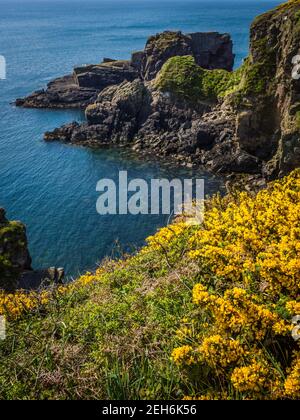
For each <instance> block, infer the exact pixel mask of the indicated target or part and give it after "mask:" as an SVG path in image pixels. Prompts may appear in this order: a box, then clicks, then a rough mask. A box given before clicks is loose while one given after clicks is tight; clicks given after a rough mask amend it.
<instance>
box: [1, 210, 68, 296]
mask: <svg viewBox="0 0 300 420" xmlns="http://www.w3.org/2000/svg"><path fill="white" fill-rule="evenodd" d="M63 277H64V271H63V269H62V268H59V269H56V268H54V267H53V268H47V269H44V270H38V271H34V270H32V268H31V257H30V254H29V250H28V242H27V235H26V228H25V226H24V225H23V224H22V223H21V222H15V221H9V220H7V218H6V216H5V210H4V209H3V208H0V291H1V289H2V290H5V291H15V290H16V289H26V290H30V289H38V288H40V287H42V286H43V287H46V286H49V285H50V284H53V283H61V282H62V279H63Z"/></svg>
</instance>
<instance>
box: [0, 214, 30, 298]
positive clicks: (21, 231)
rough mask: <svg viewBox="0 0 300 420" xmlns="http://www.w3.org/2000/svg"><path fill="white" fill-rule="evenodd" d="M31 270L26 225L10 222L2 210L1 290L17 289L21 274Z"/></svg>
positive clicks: (0, 216)
mask: <svg viewBox="0 0 300 420" xmlns="http://www.w3.org/2000/svg"><path fill="white" fill-rule="evenodd" d="M30 269H31V258H30V255H29V252H28V248H27V237H26V230H25V227H24V225H22V223H19V222H9V221H8V220H7V219H6V217H5V211H4V209H2V208H0V288H1V289H5V290H13V289H15V288H16V286H17V283H18V280H19V278H20V275H21V273H22V272H23V271H24V270H30Z"/></svg>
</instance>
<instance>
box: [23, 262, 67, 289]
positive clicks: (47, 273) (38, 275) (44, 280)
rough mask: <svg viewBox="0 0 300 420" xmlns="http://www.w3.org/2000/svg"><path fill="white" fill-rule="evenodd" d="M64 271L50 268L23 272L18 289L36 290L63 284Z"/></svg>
mask: <svg viewBox="0 0 300 420" xmlns="http://www.w3.org/2000/svg"><path fill="white" fill-rule="evenodd" d="M63 279H64V269H63V268H56V267H51V268H48V269H45V270H38V271H24V272H23V273H22V275H21V277H20V279H19V281H18V289H23V290H37V289H44V288H48V287H50V286H55V285H59V284H63Z"/></svg>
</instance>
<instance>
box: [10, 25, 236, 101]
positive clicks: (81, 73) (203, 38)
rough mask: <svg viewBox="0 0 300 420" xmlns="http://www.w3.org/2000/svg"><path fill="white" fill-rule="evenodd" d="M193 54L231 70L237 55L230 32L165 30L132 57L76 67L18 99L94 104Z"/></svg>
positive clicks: (208, 64) (203, 61)
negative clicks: (112, 91) (112, 89)
mask: <svg viewBox="0 0 300 420" xmlns="http://www.w3.org/2000/svg"><path fill="white" fill-rule="evenodd" d="M187 54H194V56H195V59H196V61H197V63H199V64H200V65H202V66H203V67H205V68H225V69H227V70H231V69H232V66H233V61H234V56H233V54H232V41H231V39H230V36H229V35H228V34H219V33H217V32H212V33H195V34H189V35H183V34H182V33H181V32H169V31H168V32H164V33H162V34H158V35H156V36H155V37H151V38H149V40H148V41H147V44H146V47H145V50H144V51H141V52H136V53H133V54H132V57H131V60H113V59H111V58H104V59H103V62H102V63H101V64H94V65H93V64H91V65H86V66H82V67H75V68H74V71H73V74H71V75H67V76H64V77H61V78H58V79H55V80H53V81H52V82H50V83H49V84H48V86H47V88H46V89H45V90H39V91H37V92H34V93H33V94H31V95H29V96H28V97H26V98H19V99H17V100H16V105H17V106H22V107H26V108H58V109H62V108H82V109H85V108H86V107H87V106H88V105H89V104H91V103H93V102H94V101H95V99H96V97H97V95H98V94H99V93H100V92H101V91H102V90H103V89H105V88H106V87H108V86H111V85H117V84H120V83H122V82H124V81H129V82H130V81H133V80H134V79H136V78H141V79H146V80H150V79H151V78H152V79H153V78H154V77H155V76H156V74H157V73H158V71H159V70H160V69H161V67H162V65H163V64H164V63H165V62H166V61H167V60H168V59H169V58H170V57H173V56H176V55H187Z"/></svg>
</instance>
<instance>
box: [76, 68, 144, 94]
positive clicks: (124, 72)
mask: <svg viewBox="0 0 300 420" xmlns="http://www.w3.org/2000/svg"><path fill="white" fill-rule="evenodd" d="M74 77H75V80H76V83H77V84H78V86H79V87H81V88H93V89H96V90H97V91H98V92H100V91H101V90H103V89H104V88H106V87H107V86H111V85H118V84H120V83H122V82H124V81H125V80H126V81H133V80H134V79H136V78H137V77H138V72H137V71H136V70H135V69H134V68H133V67H132V66H131V63H130V62H129V61H109V62H108V63H102V64H100V65H97V66H94V65H91V66H85V67H77V68H75V69H74Z"/></svg>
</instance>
